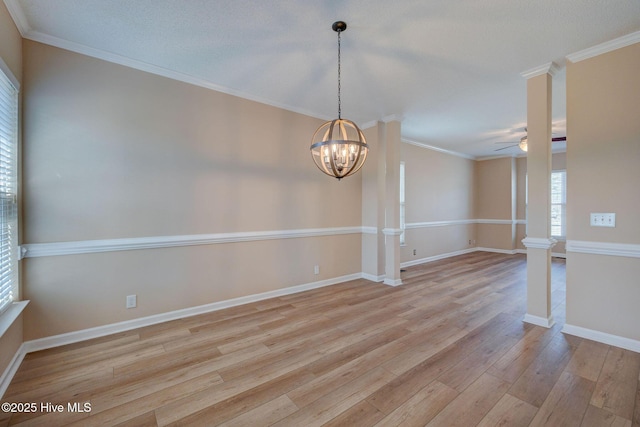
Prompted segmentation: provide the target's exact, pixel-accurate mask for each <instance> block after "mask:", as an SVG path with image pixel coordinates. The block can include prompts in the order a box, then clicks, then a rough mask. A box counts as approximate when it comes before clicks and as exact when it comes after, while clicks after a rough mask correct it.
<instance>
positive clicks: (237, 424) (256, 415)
mask: <svg viewBox="0 0 640 427" xmlns="http://www.w3.org/2000/svg"><path fill="white" fill-rule="evenodd" d="M297 410H298V407H297V406H296V405H295V404H294V403H293V402H292V401H291V399H289V397H288V396H287V395H286V394H283V395H282V396H280V397H277V398H276V399H273V400H271V401H269V402H267V403H265V404H263V405H260V406H258V407H257V408H254V409H252V410H250V411H247V412H245V413H243V414H242V415H240V416H238V417H236V418H233V419H231V420H229V421H226V422H224V423H222V424H220V426H223V427H245V426H257V425H264V426H269V425H272V424H274V423H275V422H277V421H280V420H281V419H282V418H284V417H286V416H288V415H291V414H293V413H294V412H296V411H297Z"/></svg>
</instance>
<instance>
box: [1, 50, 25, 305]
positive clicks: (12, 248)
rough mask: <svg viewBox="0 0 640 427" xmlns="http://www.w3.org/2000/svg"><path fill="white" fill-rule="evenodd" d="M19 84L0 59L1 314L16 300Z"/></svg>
mask: <svg viewBox="0 0 640 427" xmlns="http://www.w3.org/2000/svg"><path fill="white" fill-rule="evenodd" d="M19 111H20V84H19V82H18V80H17V79H16V78H15V76H14V75H13V73H12V72H11V70H10V69H9V67H8V66H7V65H6V63H5V62H4V61H3V60H2V58H0V229H1V230H0V234H1V236H2V237H0V315H2V314H5V313H6V312H7V311H8V310H9V309H10V308H11V307H12V305H13V303H15V302H17V301H19V299H20V295H19V291H20V286H19V266H18V260H19V212H18V197H19V182H18V181H19V176H20V171H19V168H20V165H19V160H18V159H19V149H20V146H19V138H20V137H19V134H20V113H19Z"/></svg>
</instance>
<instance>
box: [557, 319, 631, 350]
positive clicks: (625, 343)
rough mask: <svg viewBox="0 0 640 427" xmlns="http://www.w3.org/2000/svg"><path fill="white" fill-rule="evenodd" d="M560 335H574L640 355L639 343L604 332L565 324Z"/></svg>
mask: <svg viewBox="0 0 640 427" xmlns="http://www.w3.org/2000/svg"><path fill="white" fill-rule="evenodd" d="M562 333H565V334H569V335H575V336H576V337H580V338H586V339H588V340H591V341H597V342H600V343H603V344H608V345H612V346H614V347H620V348H624V349H626V350H631V351H635V352H636V353H640V341H637V340H632V339H630V338H625V337H620V336H618V335H612V334H608V333H606V332H600V331H594V330H593V329H587V328H583V327H580V326H575V325H569V324H565V325H564V327H563V328H562Z"/></svg>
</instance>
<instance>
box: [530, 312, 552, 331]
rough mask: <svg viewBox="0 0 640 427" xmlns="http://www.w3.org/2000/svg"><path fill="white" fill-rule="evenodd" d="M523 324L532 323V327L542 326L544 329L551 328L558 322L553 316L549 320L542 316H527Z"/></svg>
mask: <svg viewBox="0 0 640 427" xmlns="http://www.w3.org/2000/svg"><path fill="white" fill-rule="evenodd" d="M522 321H523V322H526V323H531V324H532V325H538V326H542V327H544V328H550V327H552V326H553V325H555V323H556V321H555V320H554V319H553V316H549V318H544V317H540V316H534V315H533V314H529V313H527V314H525V315H524V319H522Z"/></svg>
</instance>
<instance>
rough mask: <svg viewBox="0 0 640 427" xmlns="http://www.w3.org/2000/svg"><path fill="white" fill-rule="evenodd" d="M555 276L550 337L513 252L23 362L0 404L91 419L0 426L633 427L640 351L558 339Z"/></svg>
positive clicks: (46, 418)
mask: <svg viewBox="0 0 640 427" xmlns="http://www.w3.org/2000/svg"><path fill="white" fill-rule="evenodd" d="M564 270H565V261H564V260H558V259H556V258H554V259H553V260H552V284H551V285H552V292H553V293H552V296H553V301H552V302H553V304H552V308H553V310H554V313H553V315H554V318H555V319H556V321H557V324H556V325H555V326H553V327H552V328H550V329H546V328H541V327H538V326H533V325H530V324H526V323H523V322H522V317H523V315H524V313H525V310H526V256H524V255H504V254H495V253H486V252H474V253H470V254H465V255H461V256H457V257H452V258H448V259H443V260H438V261H434V262H431V263H427V264H421V265H417V266H413V267H409V268H407V269H406V271H404V272H403V273H402V279H403V283H404V285H403V286H400V287H389V286H385V285H383V284H380V283H373V282H370V281H367V280H364V279H357V280H352V281H349V282H345V283H340V284H336V285H332V286H327V287H322V288H316V289H312V290H309V291H305V292H300V293H296V294H291V295H284V296H281V297H276V298H271V299H267V300H262V301H256V302H252V303H249V304H245V305H242V306H236V307H231V308H228V309H223V310H218V311H215V312H210V313H205V314H201V315H196V316H191V317H185V318H183V319H176V320H172V321H169V322H164V323H161V324H157V325H151V326H146V327H143V328H139V329H136V330H132V331H127V332H123V333H118V334H114V335H111V336H106V337H100V338H96V339H92V340H88V341H85V342H80V343H75V344H71V345H68V346H61V347H58V348H54V349H49V350H44V351H39V352H36V353H32V354H28V355H27V356H26V357H25V359H24V361H23V363H22V365H21V367H20V368H19V369H18V372H17V374H16V375H15V376H14V378H13V381H12V382H11V384H10V385H9V387H8V389H7V392H6V394H5V396H4V397H3V401H8V402H19V401H23V402H31V401H33V402H54V403H62V404H65V405H66V403H67V402H77V401H84V402H90V403H91V404H92V411H91V413H75V414H73V413H64V414H61V413H40V412H37V413H29V414H7V413H3V414H0V426H4V425H46V426H54V427H55V426H66V425H81V426H91V425H109V426H113V425H122V426H134V425H142V426H146V425H149V426H153V425H160V426H199V425H202V426H216V425H252V426H253V425H255V426H258V427H260V426H262V425H268V424H273V423H275V424H276V425H295V426H296V427H297V426H301V425H304V426H310V425H311V426H313V425H327V426H349V427H352V426H357V427H369V426H374V425H378V426H383V425H402V426H411V425H424V424H426V423H429V425H444V426H452V425H453V426H455V425H464V426H475V425H481V426H488V425H527V424H529V421H532V422H533V423H534V424H536V425H553V426H556V425H562V426H563V427H564V426H565V425H578V424H579V423H580V422H582V424H583V425H607V426H615V427H630V426H635V427H640V389H639V384H640V355H638V354H636V353H632V352H628V351H627V350H621V349H616V348H614V347H609V346H605V345H601V344H597V343H593V342H591V341H588V340H585V339H583V338H579V337H574V336H570V335H564V334H562V333H561V330H562V326H563V322H564V312H563V310H564V306H565V299H566V291H565V290H564V289H563V287H564V275H565V272H564ZM576 420H577V421H576ZM558 423H560V424H558Z"/></svg>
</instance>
